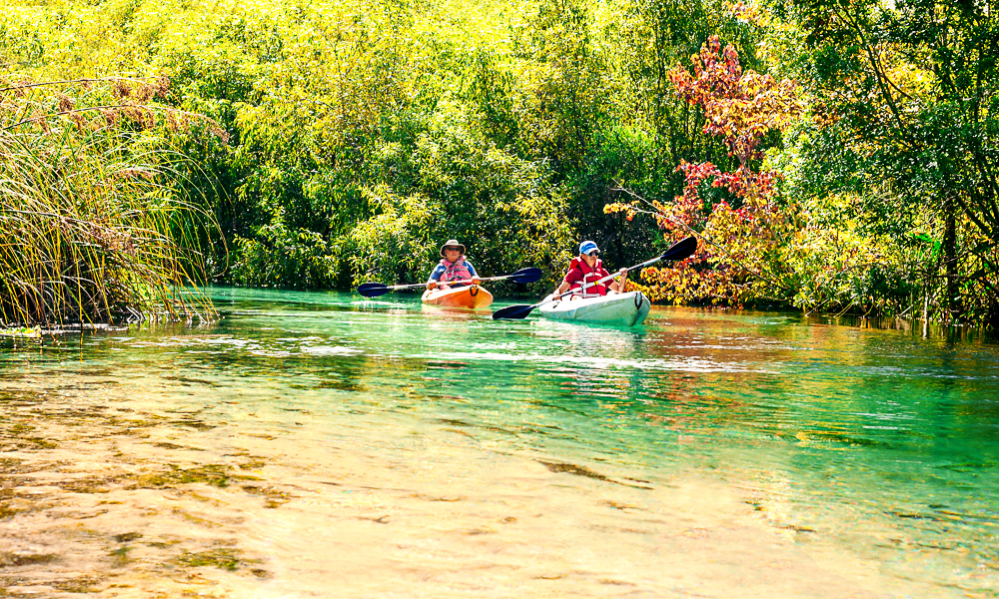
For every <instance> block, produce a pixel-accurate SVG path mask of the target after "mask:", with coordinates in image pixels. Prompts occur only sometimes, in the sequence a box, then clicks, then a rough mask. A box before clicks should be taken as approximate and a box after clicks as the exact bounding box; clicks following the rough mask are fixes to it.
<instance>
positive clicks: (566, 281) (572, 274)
mask: <svg viewBox="0 0 999 599" xmlns="http://www.w3.org/2000/svg"><path fill="white" fill-rule="evenodd" d="M582 278H583V273H581V272H580V271H579V270H578V269H576V268H570V269H569V272H567V273H565V277H563V278H562V284H560V285H559V286H558V289H556V290H555V294H556V295H561V294H563V293H565V292H566V291H569V288H570V287H572V285H573V284H574V283H578V282H579V281H581V280H582Z"/></svg>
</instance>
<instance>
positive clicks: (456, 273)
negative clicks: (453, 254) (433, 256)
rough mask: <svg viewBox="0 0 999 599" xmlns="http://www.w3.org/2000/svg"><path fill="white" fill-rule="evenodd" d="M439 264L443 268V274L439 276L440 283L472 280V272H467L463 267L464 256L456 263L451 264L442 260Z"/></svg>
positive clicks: (465, 267) (466, 268)
mask: <svg viewBox="0 0 999 599" xmlns="http://www.w3.org/2000/svg"><path fill="white" fill-rule="evenodd" d="M441 264H442V265H443V266H444V272H443V273H442V274H441V278H440V282H441V283H447V282H449V281H467V280H469V279H471V278H472V271H470V270H468V267H467V266H465V257H464V256H462V257H461V258H458V261H457V262H453V263H452V262H448V261H447V260H445V259H443V258H442V259H441Z"/></svg>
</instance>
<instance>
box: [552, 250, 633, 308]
mask: <svg viewBox="0 0 999 599" xmlns="http://www.w3.org/2000/svg"><path fill="white" fill-rule="evenodd" d="M609 274H610V273H609V272H607V269H605V268H604V265H603V262H601V261H600V248H598V247H597V244H596V243H594V242H592V241H584V242H583V243H581V244H579V256H577V257H575V258H573V259H572V262H571V263H570V264H569V272H567V273H566V274H565V278H563V279H562V284H561V285H559V286H558V290H556V291H555V294H556V295H561V294H563V293H565V292H566V291H568V290H569V289H582V287H583V284H584V283H591V282H594V281H597V280H599V279H602V278H604V277H606V276H608V275H609ZM617 274H618V275H619V277H618V279H617V280H616V281H610V282H609V283H601V284H600V285H588V286H587V287H586V290H585V291H583V292H582V293H583V294H585V295H586V296H593V295H607V293H608V292H610V293H623V292H624V287H625V285H627V283H628V269H627V268H622V269H621V270H620V271H618V273H617ZM571 297H573V298H576V297H580V295H579V294H575V293H574V294H573V295H572V296H571Z"/></svg>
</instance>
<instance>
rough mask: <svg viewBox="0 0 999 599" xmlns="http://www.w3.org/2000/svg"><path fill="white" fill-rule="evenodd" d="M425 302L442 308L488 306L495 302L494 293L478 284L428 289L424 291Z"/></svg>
mask: <svg viewBox="0 0 999 599" xmlns="http://www.w3.org/2000/svg"><path fill="white" fill-rule="evenodd" d="M423 303H424V304H427V305H430V306H440V307H441V308H470V309H472V310H475V309H478V308H486V307H488V306H489V304H491V303H493V294H491V293H489V292H488V291H486V290H485V289H483V288H482V287H480V286H478V285H468V286H465V287H452V288H451V289H446V290H441V289H432V290H431V289H427V290H426V291H424V292H423Z"/></svg>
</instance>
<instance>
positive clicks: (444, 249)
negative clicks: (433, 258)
mask: <svg viewBox="0 0 999 599" xmlns="http://www.w3.org/2000/svg"><path fill="white" fill-rule="evenodd" d="M454 281H464V282H462V283H459V284H458V285H457V286H458V287H460V286H462V285H468V284H469V281H470V282H471V284H472V285H478V284H479V275H477V274H475V267H474V266H472V263H471V262H469V261H468V260H466V259H465V246H464V245H462V244H460V243H458V241H457V240H455V239H448V240H447V243H445V244H444V245H443V246H441V261H440V263H438V264H437V266H436V267H434V270H433V272H431V273H430V280H429V281H427V289H436V288H437V287H438V286H439V287H440V288H441V289H450V288H451V284H453V282H454Z"/></svg>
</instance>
